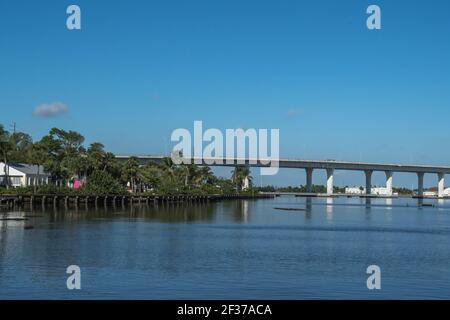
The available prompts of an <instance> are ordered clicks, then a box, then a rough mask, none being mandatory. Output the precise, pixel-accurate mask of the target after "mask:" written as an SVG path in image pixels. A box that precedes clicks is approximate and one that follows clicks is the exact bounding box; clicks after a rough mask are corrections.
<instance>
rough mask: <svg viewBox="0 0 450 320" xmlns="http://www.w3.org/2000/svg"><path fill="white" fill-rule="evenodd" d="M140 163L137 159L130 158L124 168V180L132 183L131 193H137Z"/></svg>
mask: <svg viewBox="0 0 450 320" xmlns="http://www.w3.org/2000/svg"><path fill="white" fill-rule="evenodd" d="M138 170H139V161H138V159H137V158H136V157H130V158H129V159H128V160H127V162H125V164H124V165H123V167H122V179H124V180H125V181H126V182H129V183H130V187H131V191H132V192H136V189H137V181H138V177H139V175H138Z"/></svg>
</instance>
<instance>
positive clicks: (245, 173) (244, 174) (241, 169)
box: [231, 166, 253, 191]
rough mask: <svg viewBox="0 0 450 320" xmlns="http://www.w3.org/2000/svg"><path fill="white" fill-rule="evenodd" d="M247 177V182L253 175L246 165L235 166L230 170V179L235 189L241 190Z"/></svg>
mask: <svg viewBox="0 0 450 320" xmlns="http://www.w3.org/2000/svg"><path fill="white" fill-rule="evenodd" d="M245 179H248V181H249V183H250V184H251V181H252V180H253V177H252V176H250V169H249V167H248V166H236V167H235V168H234V170H233V171H232V178H231V180H232V181H233V182H234V184H235V186H236V190H238V191H239V190H242V188H243V187H244V181H245Z"/></svg>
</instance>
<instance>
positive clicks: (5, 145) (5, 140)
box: [0, 124, 12, 189]
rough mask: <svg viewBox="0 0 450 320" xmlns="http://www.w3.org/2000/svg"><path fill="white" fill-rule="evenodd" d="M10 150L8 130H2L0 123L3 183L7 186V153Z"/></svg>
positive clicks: (0, 154)
mask: <svg viewBox="0 0 450 320" xmlns="http://www.w3.org/2000/svg"><path fill="white" fill-rule="evenodd" d="M11 150H12V145H11V141H10V134H9V132H8V131H6V130H4V128H3V125H1V124H0V156H1V157H2V158H3V163H4V164H5V167H4V169H3V170H4V174H5V185H6V188H7V189H8V188H9V166H8V160H9V153H10V152H11Z"/></svg>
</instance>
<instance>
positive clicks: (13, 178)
mask: <svg viewBox="0 0 450 320" xmlns="http://www.w3.org/2000/svg"><path fill="white" fill-rule="evenodd" d="M5 170H6V171H5ZM8 171H9V172H8ZM6 176H8V178H9V185H10V186H12V187H26V186H34V185H43V184H47V183H48V179H49V174H47V173H45V172H44V167H43V166H39V174H38V166H36V165H30V164H23V163H14V164H8V165H7V166H5V163H4V162H0V185H2V186H4V185H6Z"/></svg>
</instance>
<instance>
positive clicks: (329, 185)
mask: <svg viewBox="0 0 450 320" xmlns="http://www.w3.org/2000/svg"><path fill="white" fill-rule="evenodd" d="M333 173H334V169H327V194H333Z"/></svg>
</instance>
